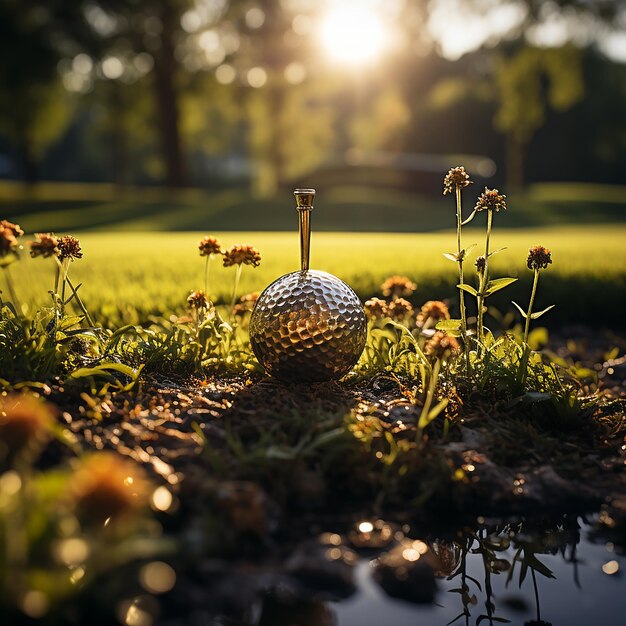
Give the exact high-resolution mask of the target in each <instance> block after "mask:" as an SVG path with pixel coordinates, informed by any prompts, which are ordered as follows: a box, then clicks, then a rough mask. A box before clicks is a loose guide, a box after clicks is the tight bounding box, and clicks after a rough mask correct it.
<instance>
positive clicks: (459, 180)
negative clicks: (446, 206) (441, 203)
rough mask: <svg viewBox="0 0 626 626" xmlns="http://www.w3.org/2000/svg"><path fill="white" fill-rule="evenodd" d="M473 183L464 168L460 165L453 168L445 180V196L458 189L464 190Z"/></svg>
mask: <svg viewBox="0 0 626 626" xmlns="http://www.w3.org/2000/svg"><path fill="white" fill-rule="evenodd" d="M472 182H473V181H471V180H470V177H469V174H468V173H467V172H466V171H465V168H464V167H462V166H460V165H459V166H458V167H453V168H452V169H450V171H449V172H448V173H447V174H446V175H445V177H444V179H443V195H444V196H445V195H446V194H447V193H452V192H453V191H455V190H456V188H457V187H459V188H460V189H463V187H467V186H468V185H470V184H471V183H472Z"/></svg>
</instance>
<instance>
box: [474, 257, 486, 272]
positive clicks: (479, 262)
mask: <svg viewBox="0 0 626 626" xmlns="http://www.w3.org/2000/svg"><path fill="white" fill-rule="evenodd" d="M474 265H475V266H476V271H477V272H478V273H479V274H484V273H485V268H486V267H487V259H486V258H485V257H484V256H479V257H478V258H477V259H476V262H475V263H474Z"/></svg>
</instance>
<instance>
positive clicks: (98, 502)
mask: <svg viewBox="0 0 626 626" xmlns="http://www.w3.org/2000/svg"><path fill="white" fill-rule="evenodd" d="M70 496H71V500H72V501H73V503H74V504H75V506H76V510H77V512H78V514H79V518H81V519H82V520H85V521H87V522H92V523H96V524H100V523H102V522H103V521H104V520H106V519H107V518H109V517H113V518H119V517H123V516H128V515H129V514H131V513H133V512H136V511H138V510H139V509H141V508H143V507H145V506H146V505H147V503H148V501H149V496H150V489H149V483H148V481H147V480H146V478H145V474H144V472H143V470H142V468H141V467H140V466H139V465H137V464H136V463H133V462H131V461H128V460H125V459H123V458H121V457H120V456H119V455H118V454H116V453H114V452H96V453H94V454H91V455H90V456H88V457H87V458H85V460H84V461H83V462H82V464H81V466H80V467H79V468H78V469H77V470H76V472H75V474H74V476H73V478H72V481H71V487H70Z"/></svg>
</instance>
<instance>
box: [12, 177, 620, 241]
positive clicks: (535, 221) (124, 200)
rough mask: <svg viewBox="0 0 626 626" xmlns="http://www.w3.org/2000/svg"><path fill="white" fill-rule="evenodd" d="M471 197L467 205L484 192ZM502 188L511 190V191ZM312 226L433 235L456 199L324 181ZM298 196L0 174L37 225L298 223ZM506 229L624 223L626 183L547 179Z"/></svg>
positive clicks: (17, 212) (180, 227)
mask: <svg viewBox="0 0 626 626" xmlns="http://www.w3.org/2000/svg"><path fill="white" fill-rule="evenodd" d="M480 191H481V189H480V188H479V187H478V186H477V185H475V186H473V187H471V188H470V189H469V190H468V191H467V192H466V195H465V196H464V197H465V207H466V211H467V212H469V209H470V208H471V206H473V203H474V201H475V199H476V196H477V195H478V194H479V193H480ZM505 191H506V190H505ZM318 192H319V197H318V200H317V203H316V204H317V207H316V210H315V213H314V216H313V221H314V228H315V230H316V231H347V232H386V231H390V232H431V231H434V230H442V229H448V228H450V227H452V225H453V223H454V202H453V200H452V199H451V198H450V197H446V198H444V197H443V196H442V195H440V191H439V187H437V188H436V189H434V190H433V193H432V194H426V193H412V192H409V191H406V190H402V189H388V188H382V187H375V186H372V185H369V186H368V185H367V184H364V185H360V186H354V185H351V186H348V185H336V184H335V185H328V186H325V187H324V186H322V187H321V188H320V189H318ZM291 206H293V197H292V196H291V193H290V191H289V190H285V191H284V192H283V193H281V194H280V195H278V196H277V197H276V198H272V199H268V200H259V199H255V198H253V197H252V196H251V195H250V194H249V193H247V192H246V191H244V190H237V189H227V190H221V191H216V192H211V193H209V192H205V191H203V190H198V189H187V190H168V189H159V188H129V189H126V190H124V191H119V190H118V189H116V187H114V186H113V185H106V184H74V183H40V184H39V185H37V186H35V187H33V188H25V187H24V186H22V185H19V184H16V183H10V182H6V181H4V182H2V181H0V215H2V217H5V218H8V219H11V220H12V221H17V222H19V223H20V224H21V225H22V227H23V228H24V229H25V230H26V231H27V232H36V231H50V230H53V231H56V232H64V231H72V232H81V231H94V230H96V231H98V230H102V231H111V230H116V231H125V232H126V231H146V230H150V231H155V230H166V231H190V230H194V231H195V230H222V231H229V230H233V231H235V230H243V229H245V230H261V231H281V230H292V229H293V228H294V226H295V220H296V218H295V213H294V212H292V211H291V210H290V207H291ZM498 221H499V222H500V223H501V224H502V225H503V226H506V227H507V228H530V227H539V226H547V225H555V224H559V223H561V224H581V223H585V224H591V223H614V222H622V223H624V222H626V186H610V185H593V184H583V183H549V184H548V183H543V184H538V185H533V186H531V187H530V188H529V189H528V191H527V192H525V193H524V194H512V195H510V197H509V211H507V215H506V217H505V218H503V219H502V220H498Z"/></svg>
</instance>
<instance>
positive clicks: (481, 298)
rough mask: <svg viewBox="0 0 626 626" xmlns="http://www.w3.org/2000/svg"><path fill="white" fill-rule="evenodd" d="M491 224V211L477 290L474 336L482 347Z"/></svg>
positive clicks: (488, 214)
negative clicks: (483, 261)
mask: <svg viewBox="0 0 626 626" xmlns="http://www.w3.org/2000/svg"><path fill="white" fill-rule="evenodd" d="M492 224H493V211H487V235H486V237H485V271H484V272H482V273H481V276H480V285H479V289H478V298H477V303H478V322H477V324H476V334H477V336H478V343H479V344H480V345H481V346H482V344H483V341H484V338H485V329H484V325H483V323H484V308H485V291H486V289H487V284H488V283H489V242H490V240H491V227H492Z"/></svg>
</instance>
